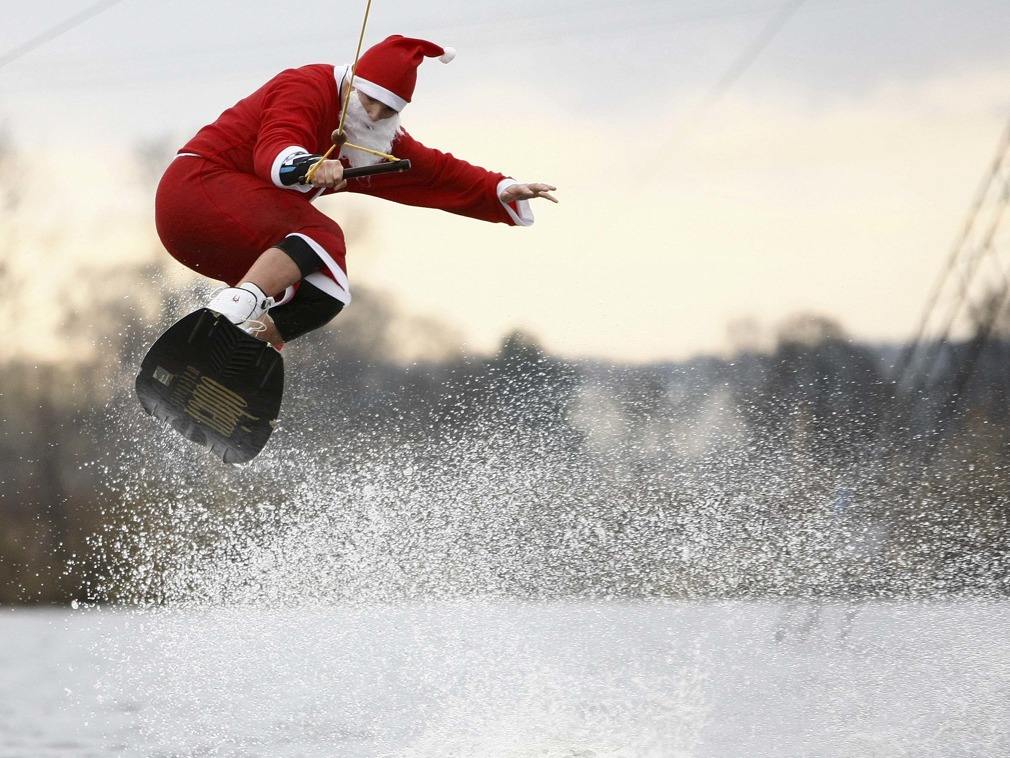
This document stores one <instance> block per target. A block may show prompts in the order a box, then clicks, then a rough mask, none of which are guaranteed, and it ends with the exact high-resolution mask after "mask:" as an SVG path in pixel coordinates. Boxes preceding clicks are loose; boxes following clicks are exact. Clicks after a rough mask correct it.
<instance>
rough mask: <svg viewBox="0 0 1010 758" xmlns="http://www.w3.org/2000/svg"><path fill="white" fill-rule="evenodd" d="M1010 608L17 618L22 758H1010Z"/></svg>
mask: <svg viewBox="0 0 1010 758" xmlns="http://www.w3.org/2000/svg"><path fill="white" fill-rule="evenodd" d="M1008 641H1010V604H996V603H981V602H977V603H976V602H970V603H969V602H962V603H950V604H868V605H862V606H846V605H823V606H816V605H810V604H786V603H783V604H770V603H711V604H704V603H661V602H629V603H623V602H622V603H617V602H610V603H552V604H543V605H537V604H511V603H505V602H500V601H488V602H479V601H467V602H458V603H439V604H432V605H421V604H418V605H409V606H373V607H349V606H333V607H312V608H303V607H292V608H289V609H281V610H277V609H270V610H265V609H262V608H257V607H252V606H249V607H243V606H238V607H228V608H220V607H219V608H210V609H189V610H181V609H178V608H162V609H147V610H140V611H123V610H119V611H110V610H108V609H79V610H73V611H72V610H65V611H64V610H13V611H12V610H4V611H0V756H4V757H5V758H6V757H13V756H25V758H43V757H44V756H91V755H94V756H99V755H130V756H269V757H271V758H272V757H273V756H327V757H330V756H347V757H348V758H370V757H376V758H378V757H379V756H388V757H392V756H404V757H405V758H420V757H421V756H432V757H435V756H437V757H440V758H441V757H444V756H473V757H474V758H478V757H485V756H490V757H494V756H531V757H532V756H539V757H543V758H576V757H579V758H589V757H596V756H600V757H602V756H608V757H616V756H622V757H623V756H699V757H702V756H703V757H712V758H716V757H718V758H723V757H725V758H756V757H760V756H769V757H771V756H775V757H776V758H780V757H783V756H784V757H786V758H795V757H800V756H811V757H813V756H817V757H821V756H824V757H829V756H830V757H834V756H837V757H838V758H843V757H844V758H853V757H854V756H860V757H862V756H881V757H884V756H886V757H887V758H894V757H895V756H916V758H925V757H928V756H986V757H992V756H1006V755H1010V729H1008V724H1010V645H1008Z"/></svg>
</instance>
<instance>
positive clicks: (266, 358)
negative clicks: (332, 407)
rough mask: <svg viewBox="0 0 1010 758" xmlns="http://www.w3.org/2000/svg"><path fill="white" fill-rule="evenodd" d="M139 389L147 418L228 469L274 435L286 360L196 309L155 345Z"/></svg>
mask: <svg viewBox="0 0 1010 758" xmlns="http://www.w3.org/2000/svg"><path fill="white" fill-rule="evenodd" d="M136 386H137V396H138V397H139V398H140V403H141V405H143V406H144V410H146V411H147V412H148V413H150V414H151V415H152V416H154V417H155V418H158V419H161V420H162V421H166V422H168V424H169V425H170V426H171V427H172V428H173V429H175V430H176V431H177V432H178V433H179V434H181V435H182V436H183V437H185V438H187V439H189V440H192V441H193V442H196V443H197V444H199V445H203V446H204V447H206V448H208V449H209V450H210V451H211V453H212V454H214V455H216V456H217V457H218V458H221V460H223V461H224V462H225V463H246V462H247V461H250V460H252V459H253V458H255V457H256V455H257V454H258V453H259V452H260V451H261V450H262V449H263V447H264V446H265V445H266V444H267V440H268V439H269V438H270V433H271V432H272V431H273V429H274V422H275V421H276V420H277V415H278V413H279V412H280V408H281V397H282V396H283V394H284V361H283V359H282V358H281V354H280V353H278V352H277V351H276V350H274V349H273V348H272V347H270V345H268V344H267V343H266V342H263V341H261V340H258V339H256V338H255V337H252V336H250V335H249V334H247V333H246V332H244V331H242V330H241V329H239V328H238V327H237V326H235V325H234V324H232V323H231V322H230V321H228V319H226V318H224V317H223V316H221V315H219V314H217V313H215V312H213V311H209V310H207V309H206V308H201V309H200V310H198V311H196V312H195V313H191V314H189V315H188V316H186V317H185V318H184V319H182V320H181V321H179V322H178V323H177V324H175V325H174V326H173V327H171V328H170V329H169V330H168V331H167V332H165V333H164V334H163V335H161V337H160V338H159V339H158V341H157V342H155V343H154V345H153V346H152V347H151V349H150V350H149V351H148V353H147V356H145V358H144V361H143V363H142V364H141V366H140V374H139V375H138V376H137V385H136Z"/></svg>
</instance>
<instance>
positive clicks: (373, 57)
mask: <svg viewBox="0 0 1010 758" xmlns="http://www.w3.org/2000/svg"><path fill="white" fill-rule="evenodd" d="M455 57H456V51H455V50H454V49H453V48H451V47H445V48H443V47H440V46H439V45H436V44H435V43H434V42H428V41H427V40H423V39H414V38H412V37H404V36H402V35H400V34H394V35H393V36H391V37H386V39H384V40H382V42H380V43H378V44H377V45H373V46H372V47H370V48H368V50H366V51H365V53H364V55H362V56H361V58H360V59H359V60H358V65H357V68H355V71H354V86H355V87H356V88H357V89H359V90H361V91H362V92H364V93H365V94H366V95H368V96H369V97H371V98H374V99H376V100H378V101H379V102H380V103H383V104H385V105H388V106H389V107H390V108H392V109H393V110H395V111H401V110H403V109H404V107H406V105H407V103H409V102H410V99H411V98H412V97H413V96H414V87H415V85H416V84H417V67H418V66H420V65H421V61H423V60H424V59H425V58H438V59H439V60H440V61H442V63H448V62H449V61H451V60H452V59H453V58H455Z"/></svg>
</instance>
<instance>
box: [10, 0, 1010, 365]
mask: <svg viewBox="0 0 1010 758" xmlns="http://www.w3.org/2000/svg"><path fill="white" fill-rule="evenodd" d="M8 5H10V6H12V7H10V8H6V9H5V24H4V26H3V27H2V28H0V57H2V55H3V52H4V51H6V50H8V49H11V48H13V47H15V46H17V45H18V44H20V43H22V42H24V41H25V40H27V39H30V38H31V37H32V36H33V35H35V34H37V33H39V32H40V31H42V30H43V29H44V28H46V27H47V26H49V25H51V24H52V23H54V22H56V21H59V20H60V19H62V18H65V17H66V16H69V15H71V14H73V13H75V12H76V11H78V10H80V9H82V8H84V7H86V6H87V5H88V3H86V2H80V1H75V2H71V1H70V0H59V1H58V2H47V3H36V4H27V3H9V4H8ZM278 7H279V6H278V4H276V3H267V2H260V1H256V2H241V3H240V2H235V1H233V2H214V1H213V0H205V1H204V2H200V3H196V2H191V1H190V0H181V1H178V2H173V3H153V2H150V0H146V1H145V0H122V2H121V3H119V4H117V5H115V6H113V7H112V8H110V9H109V10H107V11H106V12H104V13H102V14H101V15H98V16H96V17H95V18H93V19H91V20H89V21H88V22H86V23H84V24H82V25H81V26H80V27H78V28H76V29H74V30H73V31H71V32H69V33H67V34H65V35H63V36H61V37H59V38H57V39H54V40H52V41H50V42H48V43H46V44H44V45H42V46H40V47H38V49H36V50H33V51H31V52H29V53H28V54H26V55H24V56H23V57H22V58H20V59H18V60H16V61H14V62H12V63H10V64H9V65H7V66H5V67H3V68H0V122H6V124H7V126H8V128H9V131H10V132H11V135H12V137H13V138H14V141H15V144H16V145H17V146H18V147H20V148H22V149H23V150H25V151H31V152H32V153H33V154H39V153H42V154H51V155H52V156H53V158H52V159H51V160H53V161H56V160H61V161H66V160H70V161H72V162H73V164H74V166H68V165H67V164H66V163H65V162H64V163H62V164H61V165H62V166H63V167H64V169H63V170H64V171H65V172H66V173H65V174H58V175H59V176H63V177H65V179H66V181H65V182H64V185H65V186H63V187H62V188H61V187H59V184H60V182H59V181H57V182H55V184H56V185H57V186H56V187H53V186H52V183H46V185H45V190H46V194H47V196H49V197H52V198H54V202H55V201H58V203H59V205H58V208H56V209H51V210H50V211H49V212H47V213H45V214H42V213H39V212H38V211H37V209H36V210H33V211H32V212H33V213H36V214H38V215H37V216H35V217H33V218H31V219H25V218H21V219H19V221H20V222H22V226H24V222H25V221H28V222H29V224H28V225H29V226H31V225H34V224H36V223H38V225H39V226H44V225H45V224H47V223H49V224H51V223H53V221H52V217H53V216H59V217H60V218H63V217H72V218H73V219H75V221H74V223H76V224H78V226H77V227H74V228H75V230H76V231H75V233H74V234H73V235H70V236H71V237H72V239H71V240H70V241H69V242H68V243H67V245H66V246H65V250H64V252H63V254H65V255H67V256H69V257H79V258H81V259H84V260H88V261H89V262H93V263H94V265H96V266H114V265H115V263H116V262H117V261H119V260H122V259H123V256H128V255H131V254H134V253H133V251H135V250H136V249H138V248H139V247H143V246H145V245H147V243H146V242H138V241H137V240H145V239H147V237H149V236H150V234H152V233H153V221H152V219H151V218H150V214H151V208H150V204H151V203H152V202H153V198H146V199H145V198H143V197H141V198H139V199H136V200H129V201H127V200H126V199H124V197H123V194H124V193H122V192H119V191H118V190H117V184H119V183H121V182H122V180H121V178H119V177H117V176H116V175H115V172H114V171H109V170H107V169H96V166H109V165H110V164H111V165H113V166H114V165H115V163H114V162H115V160H116V158H117V156H121V155H122V156H127V157H128V156H129V155H130V153H131V151H132V147H133V145H135V144H136V143H138V142H141V141H145V140H152V139H156V138H161V137H166V136H167V137H171V138H172V139H174V140H175V141H176V142H178V143H179V144H181V143H182V142H183V141H185V139H187V138H188V137H189V136H190V135H191V134H192V133H193V132H194V131H195V130H196V129H197V128H199V127H200V126H201V125H203V124H204V123H206V122H208V121H210V120H213V119H214V118H215V117H216V116H217V114H218V113H219V112H220V111H221V110H223V109H224V108H225V107H227V106H228V105H230V104H231V103H233V102H234V101H235V100H237V99H239V98H241V97H243V96H245V95H246V94H248V93H249V92H250V91H252V90H253V89H255V88H256V87H257V86H259V84H261V83H262V82H263V81H265V80H266V79H267V78H269V77H270V76H272V75H273V74H274V73H276V72H277V71H279V70H280V69H282V68H285V67H288V66H296V65H301V64H304V63H312V62H321V61H332V62H334V63H339V62H349V61H350V59H351V58H352V57H353V53H354V45H355V43H356V35H357V30H358V25H359V23H360V16H361V13H362V11H363V9H364V2H361V3H359V2H353V3H351V2H339V3H332V2H331V3H322V2H311V1H309V2H303V3H300V4H298V6H297V15H294V14H293V12H292V11H290V10H286V11H283V15H282V16H278V15H277V10H276V9H277V8H278ZM782 7H783V3H781V2H769V1H767V0H712V1H710V2H700V1H699V0H694V1H693V2H679V1H668V2H655V1H651V2H650V1H649V0H642V1H641V2H627V3H612V2H600V1H598V0H582V1H581V2H565V1H563V0H562V1H559V2H555V3H553V4H551V5H550V6H547V7H545V6H544V5H543V4H542V3H537V2H532V1H529V0H519V1H518V2H511V3H508V4H502V3H492V2H485V1H484V0H466V1H465V2H464V1H463V0H457V1H454V2H443V3H438V4H431V3H427V4H422V3H413V2H405V1H403V0H395V1H394V0H373V10H372V17H371V19H370V22H369V28H368V33H367V35H366V44H367V43H369V42H375V41H378V40H379V39H381V38H383V37H385V36H386V35H388V34H391V33H403V34H408V35H412V36H424V37H427V38H429V39H432V40H433V41H435V42H438V43H440V44H444V45H451V46H453V47H455V48H457V50H458V57H457V58H456V60H455V61H454V62H453V63H451V64H450V65H448V66H443V65H441V64H439V63H437V62H435V61H429V62H427V63H425V64H424V65H423V66H422V68H421V71H420V73H419V79H418V87H417V91H416V94H415V98H414V102H413V103H412V104H411V105H410V106H408V108H407V109H406V110H405V111H404V113H403V123H404V125H405V126H406V127H407V128H408V129H410V131H411V132H412V133H413V134H414V135H415V136H416V137H418V138H419V139H421V140H422V141H423V142H426V143H427V144H429V145H432V146H435V147H439V148H441V149H445V150H449V151H451V152H453V153H455V154H456V155H459V156H461V157H464V158H467V159H468V160H471V161H472V162H475V163H478V164H480V165H484V166H486V167H488V168H492V169H496V170H500V171H502V172H503V173H507V174H510V175H513V176H515V177H517V178H519V179H523V180H528V181H533V180H543V181H548V182H551V183H553V184H556V185H558V187H559V190H558V193H557V194H558V196H559V198H560V199H561V201H562V204H561V205H559V206H553V205H550V204H548V203H539V204H536V205H535V212H536V217H537V222H536V224H535V225H534V226H533V227H531V228H529V229H513V228H508V227H505V226H502V225H489V224H482V223H479V222H475V221H471V220H468V219H461V218H458V217H453V216H450V215H447V214H443V213H438V212H435V211H425V210H418V209H411V208H401V207H397V206H395V205H393V204H389V203H383V202H381V201H376V200H371V199H367V198H353V197H336V198H331V199H327V200H326V201H325V202H324V203H323V204H322V205H321V207H322V208H323V209H324V210H325V211H326V212H327V213H329V214H330V215H332V216H333V217H334V218H336V219H337V220H338V221H340V220H341V219H342V218H344V217H346V218H348V219H353V218H358V217H360V215H361V214H363V213H365V214H368V233H367V234H364V233H363V234H361V235H360V237H359V239H358V241H357V242H356V239H355V238H354V236H353V235H351V238H350V239H349V240H348V243H349V255H348V263H349V268H350V276H351V282H352V289H353V287H354V284H355V283H360V284H363V285H367V286H369V287H372V288H377V289H381V290H384V291H386V292H388V293H390V294H391V295H393V296H394V297H395V298H396V299H397V300H398V301H399V303H400V305H401V307H402V308H403V309H404V310H405V311H407V312H408V313H412V314H417V315H423V316H433V317H435V318H438V319H440V320H442V321H445V322H446V323H448V324H450V325H452V326H453V328H454V329H456V331H458V332H459V333H460V334H462V335H463V337H464V339H465V340H466V346H467V347H468V348H470V349H472V350H490V349H492V348H493V347H494V345H495V344H496V343H497V341H498V340H499V339H500V337H501V335H502V334H503V333H504V332H505V331H507V330H509V329H510V328H512V327H517V326H518V327H522V328H524V329H527V330H529V331H531V332H533V333H534V334H536V335H538V336H539V337H540V338H541V340H542V341H543V342H544V344H545V345H546V346H547V347H548V348H549V349H550V350H552V351H554V352H557V353H560V354H562V355H566V356H597V357H606V358H613V359H616V360H635V361H645V360H662V359H670V358H683V357H686V356H689V355H692V354H695V353H698V352H712V351H717V350H720V349H722V348H724V347H725V345H726V327H727V324H728V323H730V322H732V321H734V320H737V319H742V318H753V319H755V320H757V321H758V322H759V323H760V324H763V325H764V326H765V327H767V328H771V327H773V326H774V325H775V324H776V323H777V322H779V321H781V320H782V319H783V318H785V317H786V316H788V315H789V314H791V313H794V312H796V311H800V310H802V311H816V312H818V313H821V314H824V315H827V316H831V317H834V318H837V319H838V320H839V321H841V322H842V324H843V325H844V326H845V327H846V329H847V330H848V331H849V332H850V333H851V334H852V335H853V336H855V337H857V338H861V339H866V340H895V339H901V338H903V337H906V336H907V335H908V334H909V333H910V330H911V328H912V327H913V325H914V324H915V322H916V319H917V317H918V314H919V310H920V308H921V305H922V303H923V301H924V299H925V297H926V293H927V290H928V288H929V286H930V284H931V282H932V280H933V278H934V277H935V275H936V273H937V270H938V269H939V266H940V265H941V262H942V261H943V259H944V258H945V256H946V255H947V253H948V250H949V247H950V244H951V242H952V240H953V239H954V237H955V234H956V233H957V231H958V229H959V226H960V224H961V223H962V221H963V218H964V215H965V212H966V210H967V206H968V203H969V201H970V199H971V196H972V194H973V192H974V189H975V187H976V185H977V183H978V181H979V179H980V178H981V176H982V174H983V172H984V170H985V169H986V166H987V163H988V161H989V158H990V157H991V155H992V152H993V150H994V149H995V146H996V143H997V140H998V138H999V136H1000V133H1001V131H1002V129H1003V128H1004V124H1005V121H1006V119H1007V116H1008V114H1010V43H1008V42H1007V41H1006V30H1007V29H1008V28H1010V3H1007V2H1005V0H1003V1H1002V2H995V1H982V0H970V1H968V2H954V1H953V0H949V1H947V2H935V1H927V2H922V1H919V2H911V1H908V0H905V1H901V2H898V1H896V2H888V1H887V0H881V1H880V2H868V1H866V0H808V1H807V2H806V3H804V4H803V5H801V6H800V8H799V9H798V10H797V12H796V13H795V14H794V15H793V16H792V17H791V18H790V19H789V20H788V21H787V22H786V24H785V25H784V27H783V28H782V29H781V31H780V32H779V33H778V34H777V35H776V36H775V37H774V39H773V40H772V41H771V43H770V44H769V45H768V47H767V48H766V49H765V50H764V51H763V52H762V53H761V54H760V55H759V56H758V57H757V59H756V60H755V61H754V63H753V65H752V66H750V67H749V68H748V69H747V70H746V71H745V72H744V74H743V75H742V76H741V77H740V78H739V80H737V81H736V82H735V83H734V85H733V86H732V87H731V88H730V89H729V90H728V92H726V93H725V94H724V95H723V96H722V97H721V98H720V99H718V100H717V101H713V100H712V93H713V88H714V87H715V86H716V83H717V82H718V81H720V79H721V78H722V77H723V76H724V74H725V73H726V72H727V70H728V69H729V68H730V66H731V65H732V63H733V62H734V61H735V60H737V59H738V57H739V56H740V55H741V54H742V53H743V52H744V51H745V50H746V49H747V48H748V47H749V46H750V45H751V44H752V43H753V41H754V40H755V39H756V38H757V36H758V35H759V34H760V32H761V30H762V29H763V28H764V27H765V25H766V24H768V22H769V20H770V19H771V18H773V17H774V15H775V14H776V13H778V12H779V11H780V9H781V8H782ZM43 160H44V159H43ZM44 165H46V164H44ZM110 211H112V212H115V213H116V214H118V215H119V217H120V218H122V219H123V224H122V229H119V230H115V231H113V230H110V229H108V228H107V222H106V221H105V220H104V219H107V218H108V216H109V212H110ZM95 219H103V220H102V221H101V222H99V221H96V220H95ZM352 228H353V224H352ZM89 234H90V235H94V236H91V237H89V236H88V235H89ZM96 239H100V240H101V244H98V245H96V244H94V241H95V240H96ZM351 307H354V306H353V305H352V306H351ZM52 338H53V339H58V335H56V334H53V335H52Z"/></svg>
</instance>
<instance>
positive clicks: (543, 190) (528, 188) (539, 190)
mask: <svg viewBox="0 0 1010 758" xmlns="http://www.w3.org/2000/svg"><path fill="white" fill-rule="evenodd" d="M556 189H557V187H554V186H552V185H550V184H542V183H540V182H534V183H532V184H513V185H512V186H511V187H506V188H505V189H504V190H502V193H501V194H500V195H499V196H498V197H499V198H500V199H501V201H502V202H503V203H514V202H516V201H517V200H532V199H533V198H535V197H543V198H546V199H547V200H550V201H551V202H552V203H556V202H557V201H558V199H557V198H556V197H554V196H553V195H551V194H550V193H551V192H553V191H555V190H556Z"/></svg>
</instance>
